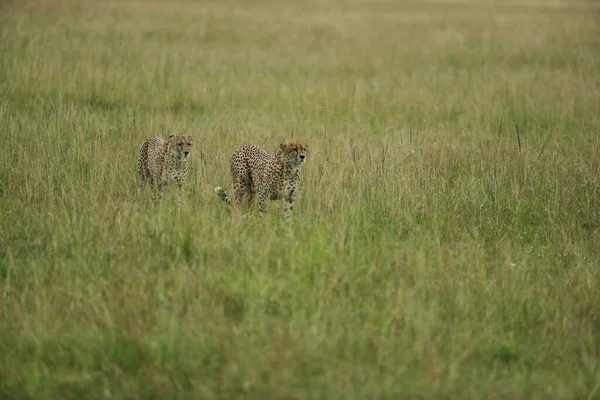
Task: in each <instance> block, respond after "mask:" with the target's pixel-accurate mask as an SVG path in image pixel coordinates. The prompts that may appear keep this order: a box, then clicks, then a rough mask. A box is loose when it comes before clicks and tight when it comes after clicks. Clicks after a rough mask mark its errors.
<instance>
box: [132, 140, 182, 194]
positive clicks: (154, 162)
mask: <svg viewBox="0 0 600 400" xmlns="http://www.w3.org/2000/svg"><path fill="white" fill-rule="evenodd" d="M191 146H192V137H191V136H190V135H169V138H168V139H167V140H164V139H162V138H157V137H154V138H151V139H148V140H146V141H145V142H144V144H143V145H142V147H141V149H140V156H139V159H138V168H139V173H140V185H141V187H142V188H143V187H144V186H146V184H149V185H150V187H151V188H152V189H153V191H154V192H155V193H157V194H159V195H162V193H163V188H164V187H165V186H167V185H171V184H173V183H176V184H177V186H178V189H179V190H178V193H179V195H180V197H181V194H182V192H183V185H184V183H185V181H186V179H187V175H188V160H189V154H190V147H191Z"/></svg>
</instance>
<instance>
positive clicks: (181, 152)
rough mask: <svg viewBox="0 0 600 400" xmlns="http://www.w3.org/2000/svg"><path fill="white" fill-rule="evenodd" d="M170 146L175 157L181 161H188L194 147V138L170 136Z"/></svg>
mask: <svg viewBox="0 0 600 400" xmlns="http://www.w3.org/2000/svg"><path fill="white" fill-rule="evenodd" d="M168 142H169V144H170V145H171V152H172V154H173V156H175V157H176V158H178V159H180V160H184V159H187V158H188V156H189V155H190V147H192V137H191V136H190V135H169V140H168Z"/></svg>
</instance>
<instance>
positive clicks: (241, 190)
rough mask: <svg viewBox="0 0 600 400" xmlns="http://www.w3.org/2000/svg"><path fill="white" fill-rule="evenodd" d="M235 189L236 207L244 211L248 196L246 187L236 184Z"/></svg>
mask: <svg viewBox="0 0 600 400" xmlns="http://www.w3.org/2000/svg"><path fill="white" fill-rule="evenodd" d="M233 189H234V195H233V197H234V199H235V205H236V207H237V209H238V210H239V211H242V210H243V209H244V197H245V195H246V188H245V187H244V185H243V184H242V183H240V182H236V183H235V184H234V185H233Z"/></svg>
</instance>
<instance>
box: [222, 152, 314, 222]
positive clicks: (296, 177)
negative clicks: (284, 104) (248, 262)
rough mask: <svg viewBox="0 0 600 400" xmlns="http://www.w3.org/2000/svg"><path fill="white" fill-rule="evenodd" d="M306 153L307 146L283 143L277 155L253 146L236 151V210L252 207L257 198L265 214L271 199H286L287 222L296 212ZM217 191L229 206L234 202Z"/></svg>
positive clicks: (233, 170) (233, 161)
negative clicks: (294, 210) (301, 171)
mask: <svg viewBox="0 0 600 400" xmlns="http://www.w3.org/2000/svg"><path fill="white" fill-rule="evenodd" d="M307 154H308V146H306V145H305V144H304V143H300V142H288V143H282V144H281V145H279V148H278V150H277V153H275V154H271V153H268V152H267V151H265V150H263V149H261V148H260V147H258V146H256V145H253V144H250V145H246V146H243V147H240V148H239V149H237V150H236V151H235V152H234V153H233V155H232V156H231V176H232V178H233V187H234V190H235V193H234V200H235V204H236V205H237V207H238V208H239V209H242V208H243V206H244V203H245V205H250V204H252V202H253V201H254V198H255V197H256V195H258V209H259V210H260V211H261V212H262V213H263V214H264V213H266V212H267V202H268V200H281V199H284V200H285V219H286V220H288V219H289V218H290V217H291V214H292V210H293V209H294V200H295V199H296V192H297V189H298V183H299V182H300V170H301V167H302V164H304V160H305V158H306V155H307ZM215 192H216V193H217V194H218V195H219V197H220V198H221V199H222V200H223V201H225V202H226V203H227V204H230V205H231V204H232V203H233V202H232V200H231V198H230V197H229V196H228V195H227V193H225V190H223V188H221V187H220V186H217V187H216V188H215ZM245 197H246V199H245ZM244 200H245V201H244Z"/></svg>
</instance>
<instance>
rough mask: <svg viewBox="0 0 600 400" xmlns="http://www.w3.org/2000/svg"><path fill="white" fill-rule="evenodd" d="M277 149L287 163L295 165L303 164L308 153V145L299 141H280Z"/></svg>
mask: <svg viewBox="0 0 600 400" xmlns="http://www.w3.org/2000/svg"><path fill="white" fill-rule="evenodd" d="M279 150H280V152H281V154H283V156H284V158H285V159H286V161H287V162H288V164H292V165H295V166H297V165H301V164H303V163H304V161H305V160H306V156H307V155H308V146H307V145H305V144H304V143H300V142H288V143H281V145H280V146H279Z"/></svg>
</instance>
